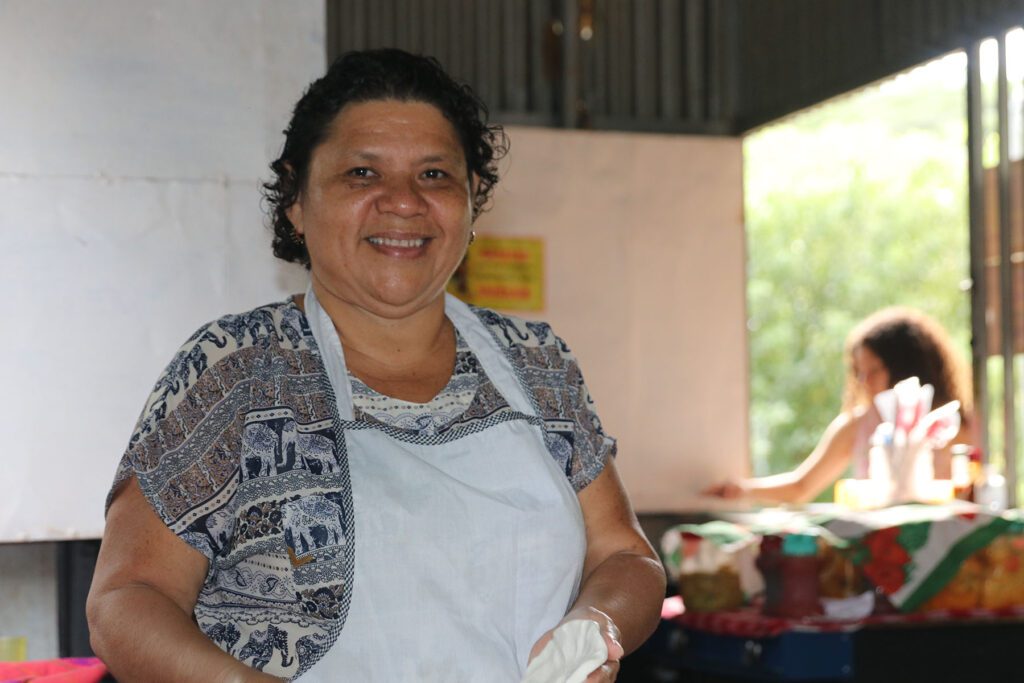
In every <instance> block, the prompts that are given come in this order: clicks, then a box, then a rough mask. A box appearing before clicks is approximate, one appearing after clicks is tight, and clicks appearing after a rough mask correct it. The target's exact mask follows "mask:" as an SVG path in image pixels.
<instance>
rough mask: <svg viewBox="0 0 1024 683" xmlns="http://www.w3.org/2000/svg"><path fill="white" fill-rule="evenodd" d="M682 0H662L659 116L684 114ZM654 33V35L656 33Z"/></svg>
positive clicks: (674, 117)
mask: <svg viewBox="0 0 1024 683" xmlns="http://www.w3.org/2000/svg"><path fill="white" fill-rule="evenodd" d="M681 2H682V0H658V61H659V62H660V66H661V68H660V69H659V71H658V74H659V83H658V91H659V92H658V95H659V96H658V116H659V118H662V119H677V118H679V117H680V116H681V115H682V101H681V98H680V93H681V92H682V81H683V75H682V73H681V71H682V62H683V46H682V35H683V31H682V28H683V15H682V7H681ZM652 37H653V36H652Z"/></svg>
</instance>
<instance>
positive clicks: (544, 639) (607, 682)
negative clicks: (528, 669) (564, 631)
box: [529, 607, 624, 683]
mask: <svg viewBox="0 0 1024 683" xmlns="http://www.w3.org/2000/svg"><path fill="white" fill-rule="evenodd" d="M581 620H586V621H593V622H596V623H597V625H598V627H599V628H600V629H601V635H602V636H603V637H604V644H605V646H606V647H607V648H608V659H607V660H606V661H605V663H604V664H602V665H601V666H599V667H598V668H597V669H595V670H594V671H593V672H591V674H590V675H589V676H587V680H586V683H611V682H612V681H614V680H615V678H616V677H617V676H618V675H619V660H620V659H622V655H623V654H624V650H623V648H622V643H620V642H619V639H620V635H619V629H618V627H617V626H616V625H615V623H614V622H613V621H612V619H611V617H609V616H608V615H607V614H605V613H604V612H602V611H601V610H598V609H594V608H593V607H577V608H575V609H573V610H571V611H570V612H569V613H568V614H566V615H565V617H563V618H562V620H561V621H560V622H558V625H556V626H555V628H553V629H551V630H550V631H548V632H547V633H545V634H544V635H542V636H541V637H540V640H538V641H537V643H536V644H535V645H534V646H533V648H532V649H531V650H530V659H529V661H531V662H532V661H533V660H534V659H535V658H536V657H537V656H538V655H539V654H540V653H541V650H543V649H544V647H545V646H546V645H547V644H548V643H549V642H551V638H552V636H553V635H554V632H555V629H557V628H558V627H559V626H561V625H562V624H564V623H566V622H568V621H581Z"/></svg>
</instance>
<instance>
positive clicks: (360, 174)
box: [348, 166, 373, 178]
mask: <svg viewBox="0 0 1024 683" xmlns="http://www.w3.org/2000/svg"><path fill="white" fill-rule="evenodd" d="M348 175H350V176H352V177H354V178H369V177H370V176H372V175H373V171H371V170H370V169H368V168H366V167H365V166H358V167H356V168H353V169H351V170H349V172H348Z"/></svg>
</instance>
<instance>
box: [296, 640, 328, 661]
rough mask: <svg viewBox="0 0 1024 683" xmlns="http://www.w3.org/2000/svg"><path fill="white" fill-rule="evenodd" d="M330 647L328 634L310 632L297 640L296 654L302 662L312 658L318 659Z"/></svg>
mask: <svg viewBox="0 0 1024 683" xmlns="http://www.w3.org/2000/svg"><path fill="white" fill-rule="evenodd" d="M328 647H329V646H328V644H327V637H326V636H321V635H317V634H309V635H306V636H302V637H301V638H299V639H298V640H296V641H295V656H296V657H298V658H299V662H300V663H302V662H307V661H309V660H310V659H314V660H317V659H320V657H321V656H322V653H323V651H324V650H326V649H327V648H328Z"/></svg>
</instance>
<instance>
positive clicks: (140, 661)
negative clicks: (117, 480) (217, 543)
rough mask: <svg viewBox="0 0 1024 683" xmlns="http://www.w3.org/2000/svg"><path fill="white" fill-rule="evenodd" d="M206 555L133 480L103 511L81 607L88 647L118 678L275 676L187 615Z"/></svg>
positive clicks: (244, 680) (243, 680) (258, 679)
mask: <svg viewBox="0 0 1024 683" xmlns="http://www.w3.org/2000/svg"><path fill="white" fill-rule="evenodd" d="M207 567H208V561H207V559H206V558H205V557H204V556H203V555H202V554H201V553H200V552H199V551H197V550H195V549H194V548H192V547H191V546H189V545H188V544H187V543H185V542H184V541H182V540H181V539H180V538H178V537H177V536H175V535H174V533H173V532H172V531H171V530H170V529H168V528H167V527H166V526H165V525H164V523H163V522H162V521H161V520H160V518H159V517H158V516H157V514H156V512H155V511H154V510H153V508H152V507H151V506H150V504H149V502H148V501H147V500H146V499H145V497H144V496H143V495H142V491H141V490H140V489H139V486H138V482H137V481H136V480H135V479H134V478H133V479H131V480H130V481H128V482H127V483H126V484H125V485H124V486H123V487H122V488H121V490H120V491H119V492H118V494H117V496H116V497H115V498H114V500H113V502H112V503H111V505H110V509H109V511H108V513H107V522H106V530H105V532H104V534H103V543H102V545H101V546H100V554H99V558H98V560H97V562H96V572H95V574H94V575H93V581H92V587H91V589H90V591H89V599H88V602H87V604H86V614H87V617H88V620H89V633H90V639H91V644H92V648H93V650H94V651H95V652H96V654H97V655H98V656H99V657H100V659H102V660H103V662H104V663H105V664H106V665H107V667H108V668H109V669H110V671H111V673H113V675H114V676H115V677H116V678H117V680H118V681H120V682H121V683H134V682H136V681H139V682H142V683H165V682H166V683H172V682H174V683H184V682H186V681H188V682H192V681H203V682H204V683H249V682H252V683H262V682H267V681H280V680H281V679H279V678H275V677H274V676H270V675H268V674H264V673H261V672H259V671H255V670H254V669H251V668H249V667H248V666H246V665H245V664H242V663H241V662H239V661H238V660H236V659H235V658H234V657H232V656H230V655H228V654H227V653H226V652H224V651H223V650H221V649H220V648H219V647H217V646H216V645H215V644H214V643H213V642H212V641H210V639H208V638H207V637H206V636H205V635H204V634H203V633H202V631H200V630H199V627H198V626H197V625H196V623H195V622H194V621H193V620H192V610H193V608H194V607H195V604H196V599H197V597H198V595H199V590H200V589H201V588H202V585H203V581H204V579H205V578H206V571H207Z"/></svg>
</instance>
